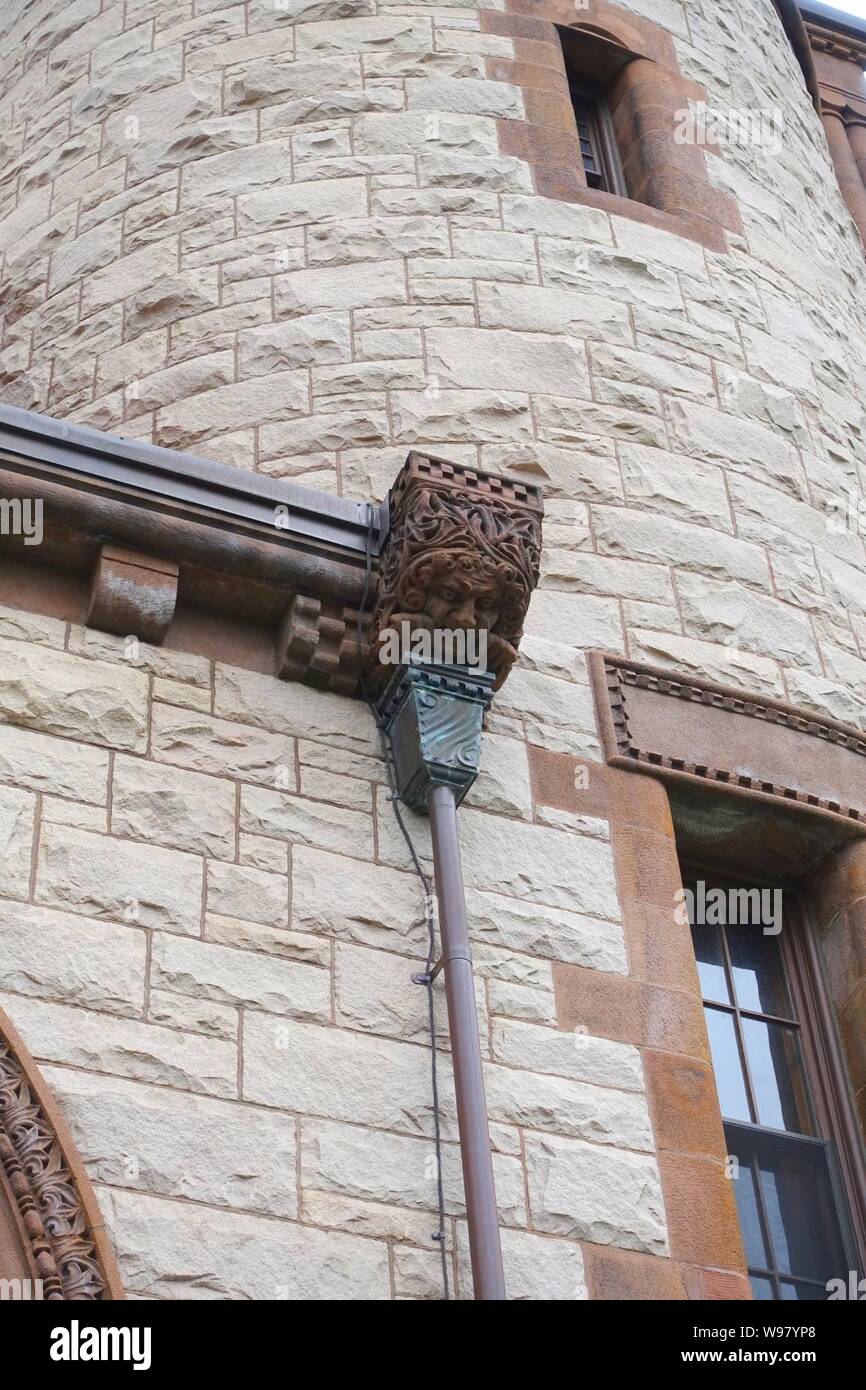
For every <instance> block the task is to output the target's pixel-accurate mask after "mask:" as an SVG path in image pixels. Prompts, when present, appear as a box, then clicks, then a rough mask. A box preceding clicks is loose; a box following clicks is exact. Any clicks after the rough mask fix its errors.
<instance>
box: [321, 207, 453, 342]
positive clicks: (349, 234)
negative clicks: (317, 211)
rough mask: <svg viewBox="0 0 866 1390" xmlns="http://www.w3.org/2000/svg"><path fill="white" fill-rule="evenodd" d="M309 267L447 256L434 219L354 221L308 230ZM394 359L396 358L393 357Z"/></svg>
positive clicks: (444, 239) (441, 228) (442, 230)
mask: <svg viewBox="0 0 866 1390" xmlns="http://www.w3.org/2000/svg"><path fill="white" fill-rule="evenodd" d="M307 246H308V255H309V259H310V264H311V265H334V266H336V265H348V264H357V263H358V262H360V261H384V260H388V259H390V258H391V257H393V256H407V257H409V258H410V259H411V260H412V261H413V262H415V263H417V260H418V258H419V257H436V256H447V255H448V254H449V251H450V247H449V243H448V235H447V231H446V229H445V227H444V226H443V224H442V221H441V219H439V218H436V217H367V216H366V215H365V216H363V217H354V218H351V219H348V220H345V221H342V222H340V223H334V222H327V221H325V222H324V223H322V224H321V225H319V226H316V227H311V228H310V230H309V233H308V239H307ZM393 355H394V356H397V355H398V354H396V353H395V354H393Z"/></svg>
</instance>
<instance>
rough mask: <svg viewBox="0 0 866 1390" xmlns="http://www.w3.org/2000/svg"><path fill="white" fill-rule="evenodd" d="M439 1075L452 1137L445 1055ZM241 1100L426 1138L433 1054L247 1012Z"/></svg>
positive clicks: (445, 1119)
mask: <svg viewBox="0 0 866 1390" xmlns="http://www.w3.org/2000/svg"><path fill="white" fill-rule="evenodd" d="M439 1070H440V1088H441V1092H440V1101H441V1109H442V1118H443V1124H444V1132H445V1133H446V1135H448V1137H453V1135H454V1133H455V1118H454V1099H453V1088H452V1084H451V1079H450V1065H449V1064H448V1061H447V1058H445V1057H441V1058H440V1068H439ZM244 1099H245V1100H250V1101H257V1102H259V1103H261V1104H263V1105H275V1106H277V1107H278V1108H279V1109H281V1110H296V1111H298V1112H299V1113H300V1114H304V1115H319V1116H322V1117H323V1118H325V1119H333V1120H342V1121H345V1122H346V1123H348V1124H367V1125H371V1126H372V1127H374V1128H377V1129H393V1130H398V1131H400V1132H401V1133H403V1134H415V1135H422V1134H429V1133H431V1132H432V1131H431V1129H430V1126H431V1124H432V1100H431V1096H430V1050H429V1048H428V1047H424V1046H422V1045H420V1044H416V1043H405V1042H395V1041H393V1040H392V1039H390V1038H376V1037H370V1036H368V1035H367V1034H365V1033H352V1032H349V1031H347V1030H343V1029H338V1028H322V1027H318V1026H316V1025H315V1024H311V1023H296V1022H294V1021H293V1020H289V1019H285V1018H278V1017H277V1016H276V1015H269V1014H263V1013H249V1014H247V1016H246V1020H245V1024H244Z"/></svg>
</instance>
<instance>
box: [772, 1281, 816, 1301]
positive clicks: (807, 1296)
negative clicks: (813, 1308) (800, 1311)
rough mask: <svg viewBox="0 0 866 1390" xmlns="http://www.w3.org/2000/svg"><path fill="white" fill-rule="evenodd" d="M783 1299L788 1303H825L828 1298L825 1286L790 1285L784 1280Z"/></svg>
mask: <svg viewBox="0 0 866 1390" xmlns="http://www.w3.org/2000/svg"><path fill="white" fill-rule="evenodd" d="M782 1297H783V1298H784V1299H785V1300H786V1301H790V1300H793V1301H795V1302H797V1303H817V1302H819V1301H821V1302H824V1301H826V1298H827V1290H826V1289H825V1287H824V1285H823V1284H789V1283H788V1282H787V1281H786V1280H784V1279H783V1280H782Z"/></svg>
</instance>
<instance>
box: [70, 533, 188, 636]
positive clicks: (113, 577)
mask: <svg viewBox="0 0 866 1390" xmlns="http://www.w3.org/2000/svg"><path fill="white" fill-rule="evenodd" d="M179 574H180V570H179V566H178V565H177V564H176V563H175V562H174V561H173V560H164V559H162V558H161V557H158V556H153V555H140V554H138V553H137V552H136V551H133V550H122V549H121V548H120V547H119V546H115V545H103V546H101V547H100V551H99V558H98V560H97V562H96V569H95V571H94V574H93V581H92V584H91V589H90V601H89V603H88V607H87V617H86V620H85V621H86V622H87V625H88V627H95V628H98V629H99V630H100V631H101V632H113V633H115V634H116V635H117V636H118V637H128V636H135V637H138V638H140V639H141V641H143V642H152V643H154V644H155V645H156V646H159V645H160V643H161V642H162V641H163V639H164V637H165V634H166V633H167V631H168V628H169V624H170V623H171V620H172V618H173V617H174V610H175V605H176V603H177V590H178V578H179Z"/></svg>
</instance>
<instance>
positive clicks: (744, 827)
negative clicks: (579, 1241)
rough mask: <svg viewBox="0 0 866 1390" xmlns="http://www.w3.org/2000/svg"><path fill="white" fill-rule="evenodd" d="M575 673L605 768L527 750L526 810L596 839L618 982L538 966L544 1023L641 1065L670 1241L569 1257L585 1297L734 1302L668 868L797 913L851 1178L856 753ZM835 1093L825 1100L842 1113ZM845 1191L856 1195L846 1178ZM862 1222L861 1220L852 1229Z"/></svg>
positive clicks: (675, 889) (855, 1069) (706, 687)
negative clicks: (613, 908) (622, 960)
mask: <svg viewBox="0 0 866 1390" xmlns="http://www.w3.org/2000/svg"><path fill="white" fill-rule="evenodd" d="M590 672H591V677H592V685H593V689H594V693H595V699H596V711H597V721H598V729H599V735H600V738H601V742H602V747H603V752H604V762H603V763H597V762H594V761H593V762H586V761H584V760H582V759H579V758H576V757H574V756H573V755H571V754H566V753H558V752H554V751H551V750H548V749H542V748H539V747H535V746H531V747H530V769H531V776H532V789H533V800H534V804H535V805H536V807H537V808H538V809H539V810H543V809H544V808H550V807H555V808H557V809H559V810H562V811H567V812H571V813H575V814H579V815H590V816H594V817H600V818H601V819H603V820H606V821H607V822H608V823H609V826H610V834H611V844H612V848H613V854H614V863H615V869H616V878H617V890H618V895H619V901H620V908H621V913H622V922H623V929H624V933H625V940H626V950H627V956H628V972H627V974H616V973H612V972H605V971H603V970H598V969H592V968H588V967H585V966H581V965H572V964H565V963H557V964H555V965H554V987H555V994H556V1022H557V1027H559V1028H561V1029H568V1030H573V1029H575V1028H580V1029H583V1030H586V1031H588V1032H590V1033H591V1034H593V1035H594V1036H598V1037H607V1038H611V1039H614V1040H617V1041H621V1042H626V1043H629V1044H631V1045H633V1046H636V1047H638V1048H639V1049H640V1051H641V1056H642V1060H643V1066H644V1074H645V1077H646V1086H647V1094H648V1100H649V1108H650V1115H651V1120H652V1126H653V1133H654V1138H655V1149H656V1154H657V1158H658V1164H659V1169H660V1173H661V1181H662V1191H663V1195H664V1203H665V1209H666V1215H667V1226H668V1241H669V1251H668V1253H667V1254H666V1255H664V1256H661V1255H655V1254H653V1255H650V1254H645V1253H640V1252H637V1251H626V1250H618V1249H616V1248H614V1247H611V1246H601V1245H596V1244H593V1243H592V1242H589V1241H584V1242H583V1252H584V1260H585V1264H586V1269H587V1277H588V1282H589V1286H590V1296H591V1297H592V1298H599V1299H646V1298H657V1299H665V1300H667V1299H682V1298H688V1299H699V1300H701V1299H731V1298H740V1299H749V1298H751V1296H752V1292H751V1288H750V1284H749V1280H748V1277H747V1265H746V1258H745V1252H744V1249H743V1243H742V1236H741V1231H740V1223H739V1220H738V1216H737V1210H736V1203H735V1193H734V1185H733V1183H732V1182H731V1181H730V1178H729V1175H728V1169H727V1156H728V1144H727V1142H726V1139H725V1135H724V1131H723V1127H722V1118H721V1113H720V1107H719V1102H718V1097H717V1090H716V1082H715V1077H714V1073H713V1068H712V1064H711V1059H710V1053H709V1043H708V1037H707V1029H706V1025H705V1023H704V1018H703V1006H702V997H701V987H700V982H699V979H698V974H697V969H696V963H695V954H694V949H693V946H692V941H691V933H690V930H689V926H688V923H687V922H685V921H684V918H683V915H682V914H681V913H680V912H677V911H676V904H677V902H678V898H677V895H678V893H680V891H681V889H682V886H683V876H682V870H681V863H682V860H683V858H684V857H685V858H686V859H687V860H689V861H690V862H692V863H699V864H702V865H703V864H706V865H707V869H706V870H705V875H706V876H709V875H710V873H711V872H716V873H717V872H718V871H719V869H720V867H721V865H722V863H726V864H727V865H728V866H730V865H731V864H733V863H735V864H736V865H737V871H738V873H740V872H744V873H748V875H749V878H750V880H751V879H752V878H754V876H755V875H757V876H758V877H759V879H760V881H762V882H770V883H778V882H781V883H782V884H783V886H785V887H786V888H787V889H788V890H789V892H791V893H794V892H795V891H797V890H799V891H800V892H801V893H805V894H806V895H807V909H808V915H807V917H806V919H805V921H804V926H805V927H806V930H804V931H803V932H802V933H801V937H802V943H803V952H804V958H803V959H801V960H800V961H799V963H798V966H797V969H798V970H799V971H801V974H802V976H803V979H804V980H805V981H808V979H825V980H826V985H827V988H826V990H824V991H821V990H818V991H817V992H816V995H815V999H814V1002H813V1005H812V1010H813V1012H817V1013H819V1014H820V1015H821V1018H820V1022H821V1031H822V1034H823V1035H824V1036H827V1037H831V1038H832V1037H834V1036H836V1035H837V1033H838V1035H840V1037H841V1048H840V1057H839V1061H840V1062H841V1061H842V1060H843V1059H844V1072H845V1073H846V1077H847V1080H848V1081H850V1086H851V1090H852V1091H853V1114H852V1113H851V1107H850V1104H849V1106H848V1113H849V1119H850V1122H851V1123H850V1124H849V1132H850V1129H851V1127H853V1129H854V1131H855V1132H854V1133H851V1134H850V1144H849V1145H848V1152H849V1154H850V1156H851V1161H852V1163H854V1164H856V1163H857V1162H858V1160H859V1162H860V1163H861V1164H862V1160H863V1136H864V1135H866V1042H864V1039H866V803H864V797H863V789H864V785H866V783H864V778H863V775H862V768H863V766H864V764H863V761H862V760H863V756H864V755H866V740H864V738H863V736H862V734H861V733H860V732H859V731H857V730H854V729H852V728H850V727H848V726H844V725H841V724H839V723H838V722H836V721H833V720H829V719H826V718H822V717H821V716H818V715H812V714H811V713H810V712H807V711H803V710H797V709H795V708H793V707H791V706H787V705H784V704H782V703H781V702H779V701H772V700H766V699H763V698H759V697H754V696H752V695H750V693H749V692H747V691H738V690H734V689H733V688H727V687H721V686H718V685H715V684H714V683H712V682H709V681H699V680H695V679H693V678H691V677H686V676H678V675H677V673H676V672H671V671H662V670H660V669H658V668H655V667H650V666H647V665H645V664H642V663H639V662H634V661H631V660H629V659H628V658H625V657H622V656H613V655H610V656H607V655H605V654H603V653H592V654H591V656H590ZM626 673H628V679H626ZM620 677H622V679H621V678H620ZM624 688H625V689H626V690H627V694H626V699H625V703H624V704H623V702H622V701H621V700H620V695H621V693H622V690H623V689H624ZM726 730H727V732H725V731H726ZM744 749H745V750H746V752H747V753H748V751H749V749H751V750H752V753H754V757H751V766H749V765H748V763H747V761H746V759H745V758H744V755H743V750H744ZM792 749H793V751H792ZM710 753H711V754H712V756H709V755H710ZM750 756H751V755H750ZM780 767H784V768H785V769H786V771H785V775H784V776H781V775H780ZM578 773H579V774H580V775H579V776H578ZM741 812H742V817H743V818H742V819H741V815H740V813H741ZM689 817H691V828H690V831H689V833H688V834H687V833H686V831H685V830H684V826H685V824H686V822H687V821H688V819H689ZM756 825H757V827H758V833H756V829H755V827H756ZM708 830H709V832H710V834H709V836H707V835H706V833H705V832H706V831H708ZM702 831H703V832H704V839H703V840H701V839H700V834H701V832H702ZM689 835H691V838H689ZM708 850H715V851H716V853H714V854H712V853H708V852H707V851H708ZM750 850H755V851H756V852H757V853H758V860H757V861H756V860H755V859H752V860H750V859H749V851H750ZM722 856H724V857H722ZM819 996H820V997H819ZM831 1070H832V1067H831ZM833 1090H834V1088H833V1087H831V1088H830V1092H829V1094H828V1100H829V1102H830V1104H832V1103H833ZM844 1090H845V1087H844V1084H843V1085H842V1086H839V1084H838V1082H837V1083H836V1086H835V1091H836V1092H837V1093H838V1094H839V1095H841V1098H842V1099H843V1100H844V1099H845V1096H844ZM837 1119H838V1117H837ZM858 1119H859V1130H860V1134H859V1135H858V1134H857V1133H856V1129H857V1128H858V1126H857V1120H858ZM856 1187H857V1190H858V1191H859V1192H863V1191H864V1190H866V1187H864V1182H863V1176H862V1171H861V1175H860V1177H859V1178H858V1180H857V1183H856ZM855 1205H857V1202H856V1199H855ZM864 1212H866V1208H864V1206H863V1205H862V1203H860V1205H859V1211H857V1212H855V1213H854V1215H855V1218H856V1219H859V1223H860V1229H863V1225H864ZM697 1213H699V1214H700V1215H699V1219H698V1217H697V1215H696V1214H697Z"/></svg>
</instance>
